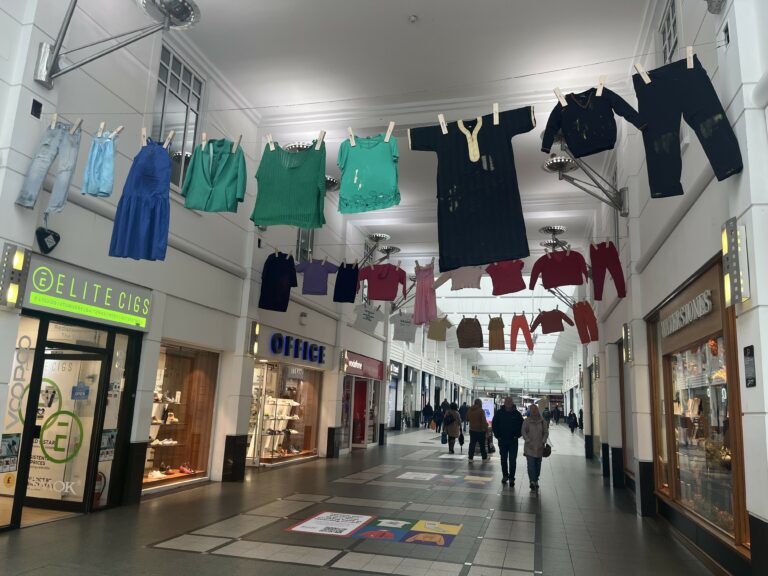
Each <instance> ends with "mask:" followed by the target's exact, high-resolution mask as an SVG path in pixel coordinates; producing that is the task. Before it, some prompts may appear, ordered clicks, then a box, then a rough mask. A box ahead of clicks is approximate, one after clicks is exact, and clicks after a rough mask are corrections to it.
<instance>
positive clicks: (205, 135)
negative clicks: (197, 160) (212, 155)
mask: <svg viewBox="0 0 768 576" xmlns="http://www.w3.org/2000/svg"><path fill="white" fill-rule="evenodd" d="M200 145H201V146H202V147H203V148H205V147H206V146H207V145H208V132H203V137H202V138H201V139H200Z"/></svg>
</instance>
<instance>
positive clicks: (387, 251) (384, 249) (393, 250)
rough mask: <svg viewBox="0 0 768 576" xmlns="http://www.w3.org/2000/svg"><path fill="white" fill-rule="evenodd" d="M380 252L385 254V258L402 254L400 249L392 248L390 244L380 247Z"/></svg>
mask: <svg viewBox="0 0 768 576" xmlns="http://www.w3.org/2000/svg"><path fill="white" fill-rule="evenodd" d="M379 252H381V253H382V254H384V255H385V256H392V254H397V253H398V252H400V248H398V247H397V246H392V245H390V244H385V245H384V246H379Z"/></svg>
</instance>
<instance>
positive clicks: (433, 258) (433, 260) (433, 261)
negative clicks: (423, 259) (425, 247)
mask: <svg viewBox="0 0 768 576" xmlns="http://www.w3.org/2000/svg"><path fill="white" fill-rule="evenodd" d="M434 263H435V257H434V256H432V264H434Z"/></svg>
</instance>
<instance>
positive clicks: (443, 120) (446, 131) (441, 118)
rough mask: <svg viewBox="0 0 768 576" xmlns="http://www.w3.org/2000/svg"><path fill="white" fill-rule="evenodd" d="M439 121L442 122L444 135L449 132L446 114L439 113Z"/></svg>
mask: <svg viewBox="0 0 768 576" xmlns="http://www.w3.org/2000/svg"><path fill="white" fill-rule="evenodd" d="M437 121H438V122H440V131H441V132H442V133H443V136H445V135H446V134H448V125H447V124H446V123H445V116H444V115H443V114H438V115H437Z"/></svg>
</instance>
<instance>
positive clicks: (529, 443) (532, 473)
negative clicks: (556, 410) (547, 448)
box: [522, 404, 549, 490]
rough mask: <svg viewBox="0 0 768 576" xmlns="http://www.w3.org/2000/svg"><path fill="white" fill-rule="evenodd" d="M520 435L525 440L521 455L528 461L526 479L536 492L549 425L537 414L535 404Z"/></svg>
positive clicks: (537, 409)
mask: <svg viewBox="0 0 768 576" xmlns="http://www.w3.org/2000/svg"><path fill="white" fill-rule="evenodd" d="M522 433H523V439H524V440H525V445H524V446H523V454H525V457H526V459H527V460H528V479H529V480H530V481H531V490H538V489H539V476H540V475H541V460H542V459H543V458H544V445H545V444H546V443H547V439H548V438H549V424H547V422H546V421H545V420H544V418H543V417H542V416H541V414H540V413H539V407H538V406H536V404H534V405H532V406H531V416H530V417H529V418H528V419H526V421H525V422H524V423H523V430H522Z"/></svg>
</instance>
